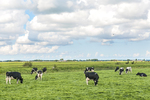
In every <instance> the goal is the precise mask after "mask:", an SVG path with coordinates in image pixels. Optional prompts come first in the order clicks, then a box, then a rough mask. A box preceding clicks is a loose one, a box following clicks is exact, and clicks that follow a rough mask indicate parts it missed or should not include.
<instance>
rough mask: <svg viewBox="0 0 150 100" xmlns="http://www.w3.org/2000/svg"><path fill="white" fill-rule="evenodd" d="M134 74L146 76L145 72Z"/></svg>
mask: <svg viewBox="0 0 150 100" xmlns="http://www.w3.org/2000/svg"><path fill="white" fill-rule="evenodd" d="M136 75H140V76H141V77H147V75H146V74H145V73H139V72H138V73H137V74H136Z"/></svg>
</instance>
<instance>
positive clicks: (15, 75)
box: [6, 67, 47, 84]
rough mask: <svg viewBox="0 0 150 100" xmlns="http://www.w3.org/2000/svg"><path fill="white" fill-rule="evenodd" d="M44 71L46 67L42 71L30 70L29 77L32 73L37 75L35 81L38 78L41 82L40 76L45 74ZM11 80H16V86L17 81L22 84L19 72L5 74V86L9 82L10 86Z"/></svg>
mask: <svg viewBox="0 0 150 100" xmlns="http://www.w3.org/2000/svg"><path fill="white" fill-rule="evenodd" d="M46 71H47V68H46V67H45V68H43V69H42V71H41V70H38V69H37V68H33V69H32V70H31V75H32V74H33V73H37V75H36V76H35V80H37V79H38V78H39V77H40V79H41V80H42V75H43V73H44V72H45V73H46ZM11 79H16V80H17V84H18V81H19V80H20V83H23V78H22V76H21V73H19V72H6V84H7V83H8V81H9V84H11Z"/></svg>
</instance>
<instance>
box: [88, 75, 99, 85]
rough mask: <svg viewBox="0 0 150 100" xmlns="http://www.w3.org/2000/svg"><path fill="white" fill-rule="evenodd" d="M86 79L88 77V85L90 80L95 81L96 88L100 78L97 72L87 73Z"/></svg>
mask: <svg viewBox="0 0 150 100" xmlns="http://www.w3.org/2000/svg"><path fill="white" fill-rule="evenodd" d="M85 77H86V83H87V85H88V81H89V80H93V81H94V83H95V86H96V85H97V84H98V79H99V76H98V74H97V73H96V72H86V73H85Z"/></svg>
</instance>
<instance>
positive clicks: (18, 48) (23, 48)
mask: <svg viewBox="0 0 150 100" xmlns="http://www.w3.org/2000/svg"><path fill="white" fill-rule="evenodd" d="M58 48H59V46H52V47H51V48H48V47H42V46H39V45H21V44H14V45H12V46H11V45H7V46H2V47H1V48H0V54H3V55H9V54H10V55H15V54H20V53H23V54H26V53H52V52H54V51H55V50H57V49H58Z"/></svg>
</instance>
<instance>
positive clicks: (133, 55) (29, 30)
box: [0, 0, 150, 60]
mask: <svg viewBox="0 0 150 100" xmlns="http://www.w3.org/2000/svg"><path fill="white" fill-rule="evenodd" d="M6 1H7V2H4V1H2V0H0V2H1V3H0V13H1V15H0V60H18V59H19V60H34V59H44V60H55V59H58V60H59V59H61V58H63V59H65V60H68V59H70V60H73V59H84V60H85V59H99V60H103V59H150V45H149V44H150V6H149V5H150V0H126V1H123V0H122V1H120V0H111V1H110V0H105V1H103V0H20V1H18V0H6Z"/></svg>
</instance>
